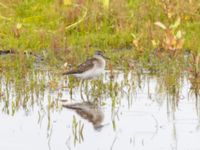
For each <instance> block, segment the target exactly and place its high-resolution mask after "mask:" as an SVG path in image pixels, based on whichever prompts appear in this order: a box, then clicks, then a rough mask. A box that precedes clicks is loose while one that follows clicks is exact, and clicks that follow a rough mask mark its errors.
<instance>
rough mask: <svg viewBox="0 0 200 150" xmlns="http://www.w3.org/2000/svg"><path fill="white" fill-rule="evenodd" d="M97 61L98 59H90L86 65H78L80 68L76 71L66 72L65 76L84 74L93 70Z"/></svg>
mask: <svg viewBox="0 0 200 150" xmlns="http://www.w3.org/2000/svg"><path fill="white" fill-rule="evenodd" d="M95 61H97V59H96V58H91V59H88V60H87V61H86V62H85V63H82V64H80V65H78V67H77V68H76V69H74V70H71V71H68V72H65V73H63V75H69V74H77V73H83V72H84V71H87V70H89V69H91V68H92V67H93V65H94V62H95Z"/></svg>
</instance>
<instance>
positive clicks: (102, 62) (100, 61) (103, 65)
mask: <svg viewBox="0 0 200 150" xmlns="http://www.w3.org/2000/svg"><path fill="white" fill-rule="evenodd" d="M94 58H96V59H97V60H98V65H100V66H101V67H105V65H106V61H105V59H104V58H103V57H102V56H99V55H94Z"/></svg>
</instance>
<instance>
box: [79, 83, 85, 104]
mask: <svg viewBox="0 0 200 150" xmlns="http://www.w3.org/2000/svg"><path fill="white" fill-rule="evenodd" d="M83 83H84V80H81V85H80V93H81V99H82V100H83V101H85V99H84V97H83V89H82V87H83Z"/></svg>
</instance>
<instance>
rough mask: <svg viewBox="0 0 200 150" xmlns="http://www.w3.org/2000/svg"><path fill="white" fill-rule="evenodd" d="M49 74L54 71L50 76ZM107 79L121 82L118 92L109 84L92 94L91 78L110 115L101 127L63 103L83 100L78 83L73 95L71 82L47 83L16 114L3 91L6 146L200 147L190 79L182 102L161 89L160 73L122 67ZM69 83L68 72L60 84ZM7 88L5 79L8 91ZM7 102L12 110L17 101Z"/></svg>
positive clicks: (0, 127)
mask: <svg viewBox="0 0 200 150" xmlns="http://www.w3.org/2000/svg"><path fill="white" fill-rule="evenodd" d="M48 80H49V77H48V79H46V81H45V82H48ZM102 81H103V83H101V84H104V85H108V87H111V85H112V87H115V88H116V87H117V88H116V89H115V90H116V91H115V90H114V92H110V91H108V89H106V90H105V89H104V93H103V94H101V95H95V96H91V95H92V94H93V95H94V93H93V91H94V90H95V88H94V87H93V86H92V85H91V84H93V83H91V82H92V81H89V82H88V84H87V85H88V90H87V92H86V93H88V95H89V96H88V97H89V100H90V101H93V100H94V99H98V100H97V101H101V106H100V108H99V109H101V111H102V112H103V113H104V120H103V122H102V125H103V127H102V128H101V129H99V130H95V129H94V127H93V124H92V123H91V122H89V121H88V120H86V119H84V118H82V117H80V116H79V115H78V114H77V113H76V112H75V111H73V110H69V109H67V108H62V106H61V104H60V101H59V100H68V101H67V103H69V104H71V103H77V102H79V103H82V100H81V97H80V90H79V87H78V86H76V87H74V89H73V92H72V100H71V98H70V94H69V93H70V90H69V88H55V89H53V90H52V89H48V88H47V89H45V91H44V93H43V94H39V96H36V97H35V95H34V96H33V97H35V99H37V100H35V101H34V102H33V103H32V104H31V103H29V104H28V105H27V106H26V107H20V108H19V109H18V110H16V111H15V113H14V115H12V113H10V114H7V113H6V111H5V108H4V107H6V106H5V101H4V100H3V98H1V97H0V98H1V108H2V113H1V117H0V122H1V124H0V139H1V141H0V149H2V150H13V149H20V150H26V149H29V150H35V149H42V150H49V149H50V150H58V149H59V150H66V149H70V150H71V149H76V150H82V149H93V150H107V149H113V150H121V149H126V150H129V149H130V150H131V149H138V150H140V149H142V150H145V149H147V150H149V149H154V150H160V149H162V150H165V149H166V150H169V149H177V150H194V149H195V150H198V149H199V150H200V143H199V139H200V131H199V127H200V124H199V123H200V122H199V121H200V119H199V115H198V112H199V107H198V105H199V102H198V100H196V98H195V97H194V96H193V95H192V94H191V92H190V86H191V85H190V83H189V81H188V80H187V79H185V78H184V79H182V81H181V86H180V87H181V88H180V89H179V99H178V104H177V105H176V106H174V103H173V95H169V93H167V92H165V91H160V86H162V83H160V80H159V79H158V78H157V77H152V76H150V75H148V74H144V75H141V76H137V75H136V74H135V73H129V74H127V75H124V73H122V72H116V73H115V74H114V79H113V80H112V82H111V81H110V79H109V75H105V76H104V77H103V79H102ZM68 84H69V82H68V79H67V78H65V79H61V81H59V86H61V85H62V86H66V87H67V86H68ZM84 85H85V86H86V84H84ZM114 85H115V86H114ZM5 88H6V86H5V85H4V84H3V83H2V84H1V89H2V91H4V90H5ZM97 89H98V86H97ZM9 91H10V92H9V94H8V95H10V96H9V98H8V99H9V101H12V100H13V99H12V98H13V97H15V96H16V93H15V91H14V90H13V89H12V87H10V90H9ZM12 92H13V94H12ZM83 93H85V91H83ZM21 94H22V95H23V93H21ZM84 99H86V95H84ZM50 104H51V105H50ZM7 107H9V108H8V109H10V110H11V109H12V106H11V103H10V104H9V106H7ZM10 112H11V111H10Z"/></svg>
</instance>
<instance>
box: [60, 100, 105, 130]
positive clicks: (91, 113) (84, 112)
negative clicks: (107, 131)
mask: <svg viewBox="0 0 200 150" xmlns="http://www.w3.org/2000/svg"><path fill="white" fill-rule="evenodd" d="M62 106H63V107H65V108H68V109H71V110H74V111H75V112H76V113H77V114H78V115H80V116H81V117H82V118H84V119H86V120H88V121H89V122H91V123H92V124H93V127H94V129H95V130H97V131H101V129H102V127H104V126H105V125H102V122H103V119H104V114H103V112H102V110H101V109H100V107H99V106H98V105H96V104H95V103H92V102H81V103H75V104H69V103H68V104H67V103H66V101H62Z"/></svg>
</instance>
